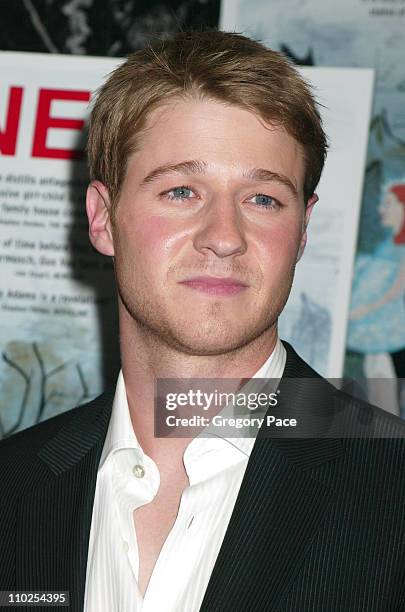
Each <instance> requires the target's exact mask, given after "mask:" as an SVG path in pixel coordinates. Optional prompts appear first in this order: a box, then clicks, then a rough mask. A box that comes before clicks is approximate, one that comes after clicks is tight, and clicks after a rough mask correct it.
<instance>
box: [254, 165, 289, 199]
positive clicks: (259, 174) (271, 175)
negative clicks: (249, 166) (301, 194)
mask: <svg viewBox="0 0 405 612" xmlns="http://www.w3.org/2000/svg"><path fill="white" fill-rule="evenodd" d="M242 176H243V177H244V178H247V179H249V180H251V181H256V182H258V183H271V182H274V183H281V185H284V186H285V187H287V189H288V190H289V191H291V193H292V194H293V196H295V197H298V189H297V186H296V185H295V183H294V182H293V181H292V180H291V179H289V178H288V176H285V174H280V173H279V172H273V171H272V170H266V169H265V168H253V170H248V171H247V172H243V175H242Z"/></svg>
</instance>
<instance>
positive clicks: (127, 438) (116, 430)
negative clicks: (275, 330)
mask: <svg viewBox="0 0 405 612" xmlns="http://www.w3.org/2000/svg"><path fill="white" fill-rule="evenodd" d="M285 362H286V350H285V348H284V346H283V345H282V343H281V342H280V340H279V339H277V342H276V346H275V347H274V350H273V351H272V353H271V354H270V355H269V357H268V358H267V359H266V361H265V362H264V364H263V365H262V366H261V367H260V368H259V369H258V370H257V371H256V372H255V374H253V376H252V377H251V378H271V379H280V378H281V376H282V374H283V371H284V366H285ZM216 440H217V441H216V442H215V441H213V440H212V439H211V438H199V437H197V438H194V440H192V441H191V442H190V444H189V445H188V446H187V448H186V450H185V453H184V461H185V463H186V460H187V459H190V457H191V456H194V455H195V453H197V454H201V453H204V452H206V450H207V448H208V447H210V448H211V446H213V445H215V444H218V440H222V441H225V442H227V444H228V445H230V446H232V447H233V448H234V449H236V450H237V451H239V452H240V453H242V454H243V455H244V456H246V455H247V456H250V453H251V451H252V448H253V445H254V442H255V438H242V437H240V438H216ZM210 443H211V444H210ZM125 448H132V449H135V450H136V451H137V452H138V453H139V461H140V462H141V461H142V458H143V455H144V453H143V450H142V447H141V445H140V444H139V442H138V439H137V437H136V434H135V431H134V428H133V426H132V421H131V417H130V412H129V406H128V400H127V394H126V390H125V381H124V376H123V373H122V370H121V371H120V373H119V375H118V380H117V386H116V390H115V396H114V401H113V406H112V412H111V419H110V423H109V426H108V431H107V435H106V439H105V442H104V447H103V451H102V454H101V459H100V464H99V467H100V468H101V466H102V465H103V464H104V462H105V460H106V459H107V457H108V456H109V455H110V454H111V453H114V452H115V451H117V450H121V449H125Z"/></svg>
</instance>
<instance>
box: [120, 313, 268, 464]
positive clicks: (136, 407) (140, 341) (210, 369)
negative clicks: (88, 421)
mask: <svg viewBox="0 0 405 612" xmlns="http://www.w3.org/2000/svg"><path fill="white" fill-rule="evenodd" d="M277 339H278V337H277V328H276V326H273V328H271V329H269V330H268V331H267V332H265V333H264V334H262V335H261V336H260V337H258V338H257V339H255V340H254V341H252V342H251V343H249V344H247V345H245V346H243V347H240V348H238V349H237V350H234V351H230V352H227V353H223V354H220V355H192V354H186V353H185V352H181V351H179V350H177V349H175V348H173V347H171V346H169V345H168V344H167V343H165V342H163V341H162V340H161V338H159V337H157V336H156V335H154V334H153V333H151V332H150V331H149V330H145V329H144V328H142V327H141V326H139V325H137V324H135V323H134V324H133V325H128V324H124V325H122V319H121V325H120V345H121V362H122V371H123V375H124V381H125V388H126V393H127V398H128V405H129V411H130V415H131V421H132V425H133V427H134V430H135V433H136V436H137V439H138V441H139V443H140V444H141V446H142V448H143V450H144V452H145V453H146V454H148V455H149V456H150V457H151V458H152V459H154V460H155V461H156V462H157V463H158V464H162V465H163V464H166V465H167V463H166V459H167V456H168V455H169V454H170V456H171V464H172V465H174V464H176V461H177V462H178V463H179V464H181V463H182V457H183V453H184V449H185V448H186V446H187V445H188V444H189V442H190V440H191V438H168V439H163V438H156V437H155V435H154V401H155V383H156V379H159V378H162V379H163V378H179V379H182V378H230V379H237V380H241V379H248V378H251V377H252V376H253V375H254V374H255V373H256V372H257V371H258V370H259V368H260V367H261V366H262V365H263V364H264V363H265V361H266V360H267V359H268V358H269V356H270V355H271V354H272V352H273V350H274V348H275V346H276V343H277ZM175 457H176V458H177V459H175Z"/></svg>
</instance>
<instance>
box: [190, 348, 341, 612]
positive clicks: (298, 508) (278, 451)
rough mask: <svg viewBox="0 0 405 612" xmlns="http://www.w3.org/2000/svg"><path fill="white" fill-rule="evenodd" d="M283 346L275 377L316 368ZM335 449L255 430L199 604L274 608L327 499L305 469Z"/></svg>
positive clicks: (333, 443)
mask: <svg viewBox="0 0 405 612" xmlns="http://www.w3.org/2000/svg"><path fill="white" fill-rule="evenodd" d="M286 349H287V363H286V368H285V371H284V375H283V379H287V378H292V377H299V376H303V377H313V376H317V375H316V374H315V372H314V371H313V370H311V369H310V368H309V367H308V366H307V365H306V364H305V363H304V362H303V361H302V360H301V359H300V358H299V357H298V355H296V353H295V352H294V351H293V349H292V348H291V347H290V346H289V345H286ZM289 388H291V386H289ZM341 453H342V446H341V443H340V441H339V440H335V439H310V438H307V439H299V438H296V439H293V438H290V439H286V438H280V439H270V438H264V437H261V436H260V434H259V436H258V439H257V440H256V443H255V445H254V447H253V450H252V454H251V456H250V459H249V463H248V466H247V468H246V472H245V476H244V479H243V482H242V486H241V489H240V491H239V495H238V498H237V501H236V504H235V508H234V511H233V514H232V517H231V520H230V523H229V526H228V529H227V532H226V534H225V538H224V541H223V543H222V547H221V549H220V552H219V555H218V558H217V561H216V564H215V567H214V570H213V573H212V575H211V579H210V582H209V584H208V587H207V591H206V593H205V596H204V600H203V603H202V606H201V609H200V610H201V612H214V611H221V612H225V611H227V610H270V609H276V607H277V605H278V604H279V603H280V601H281V600H282V598H283V596H285V594H286V593H287V592H288V589H289V587H290V585H291V582H292V581H293V580H294V578H295V576H296V574H297V572H298V571H299V568H300V565H301V563H302V561H303V559H304V557H305V554H306V553H307V550H308V546H309V545H310V543H311V541H312V540H313V538H314V537H315V535H316V532H317V530H318V529H319V527H320V525H321V522H322V518H323V517H324V516H326V514H327V513H328V510H329V508H330V507H331V504H333V500H334V491H333V490H331V489H330V488H329V487H328V486H327V485H325V484H324V483H322V482H320V481H319V480H317V479H316V478H314V477H312V476H311V475H310V474H309V473H308V469H309V468H313V467H315V466H317V465H321V464H322V463H324V462H325V461H331V460H334V459H336V458H337V457H339V456H340V455H341Z"/></svg>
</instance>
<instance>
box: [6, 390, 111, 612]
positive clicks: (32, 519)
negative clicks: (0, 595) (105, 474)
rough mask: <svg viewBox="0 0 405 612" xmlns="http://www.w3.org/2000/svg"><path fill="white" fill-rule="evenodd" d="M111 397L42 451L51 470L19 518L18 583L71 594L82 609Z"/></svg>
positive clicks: (77, 415)
mask: <svg viewBox="0 0 405 612" xmlns="http://www.w3.org/2000/svg"><path fill="white" fill-rule="evenodd" d="M112 397H113V395H112V393H107V394H105V395H104V396H102V397H101V398H99V399H98V400H96V401H94V402H92V403H91V404H89V405H88V406H87V407H83V408H80V409H78V410H77V411H74V412H73V416H72V418H71V419H70V420H69V421H68V423H67V424H66V425H65V426H64V427H63V428H62V429H61V430H60V431H59V432H58V433H57V434H56V435H55V436H54V437H52V438H51V439H50V440H49V441H48V442H47V443H46V444H45V445H44V446H43V447H42V448H41V450H40V451H39V452H38V457H39V458H40V460H41V462H42V463H43V464H45V465H46V466H47V468H48V471H47V472H46V477H43V478H42V482H38V483H35V486H33V487H32V490H31V492H30V493H29V494H28V495H27V496H26V497H24V499H23V500H22V501H21V503H20V506H19V510H18V513H17V517H16V520H17V526H16V533H17V542H16V551H17V560H16V579H17V584H18V585H23V586H24V588H25V589H31V588H35V589H39V588H40V589H48V590H57V589H61V590H65V591H70V598H71V606H72V607H71V608H70V609H72V610H77V611H79V610H82V607H83V597H84V588H85V578H86V566H87V552H88V540H89V534H90V526H91V518H92V510H93V501H94V493H95V485H96V478H97V469H98V464H99V461H100V455H101V451H102V447H103V443H104V438H105V435H106V432H107V427H108V421H109V417H110V413H111V406H112Z"/></svg>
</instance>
